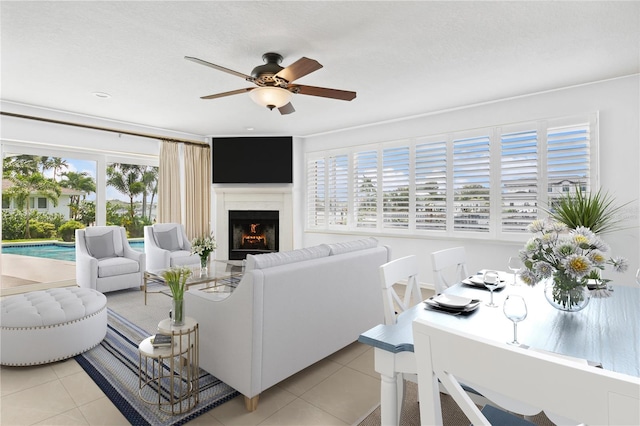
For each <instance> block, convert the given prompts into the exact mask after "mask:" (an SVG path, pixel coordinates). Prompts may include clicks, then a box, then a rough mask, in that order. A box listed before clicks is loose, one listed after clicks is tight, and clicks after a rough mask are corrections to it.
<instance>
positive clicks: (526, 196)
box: [500, 130, 539, 232]
mask: <svg viewBox="0 0 640 426" xmlns="http://www.w3.org/2000/svg"><path fill="white" fill-rule="evenodd" d="M500 149H501V156H500V157H501V167H500V170H501V176H500V196H501V223H502V231H503V232H523V231H526V229H527V225H529V223H531V221H533V220H535V219H536V217H537V213H538V207H537V199H538V179H539V173H538V132H537V131H536V130H523V131H518V132H512V133H504V134H502V135H501V136H500Z"/></svg>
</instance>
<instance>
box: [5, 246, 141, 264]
mask: <svg viewBox="0 0 640 426" xmlns="http://www.w3.org/2000/svg"><path fill="white" fill-rule="evenodd" d="M129 245H130V246H131V248H132V249H134V250H137V251H142V252H144V241H130V242H129ZM2 253H6V254H17V255H20V256H31V257H44V258H46V259H56V260H69V261H71V262H75V261H76V248H75V246H72V245H61V244H56V243H43V244H37V245H5V244H3V245H2Z"/></svg>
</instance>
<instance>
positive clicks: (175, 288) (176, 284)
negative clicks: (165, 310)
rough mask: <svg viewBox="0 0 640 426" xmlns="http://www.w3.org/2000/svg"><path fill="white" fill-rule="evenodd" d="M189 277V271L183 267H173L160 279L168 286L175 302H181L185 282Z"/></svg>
mask: <svg viewBox="0 0 640 426" xmlns="http://www.w3.org/2000/svg"><path fill="white" fill-rule="evenodd" d="M190 276H191V269H189V268H187V267H184V266H179V267H178V266H174V267H173V268H169V269H167V270H166V271H164V272H163V273H162V278H164V281H165V282H166V283H167V286H169V289H170V290H171V295H172V296H173V298H174V299H175V300H182V299H183V297H184V290H185V288H186V284H187V280H188V279H189V277H190Z"/></svg>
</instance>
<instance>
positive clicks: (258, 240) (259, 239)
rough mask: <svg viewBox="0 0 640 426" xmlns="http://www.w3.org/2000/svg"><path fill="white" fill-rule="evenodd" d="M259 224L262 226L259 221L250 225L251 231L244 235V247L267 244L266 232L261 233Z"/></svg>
mask: <svg viewBox="0 0 640 426" xmlns="http://www.w3.org/2000/svg"><path fill="white" fill-rule="evenodd" d="M258 226H260V224H259V223H252V224H250V225H249V233H248V234H244V235H243V236H242V246H243V247H256V246H259V245H260V246H264V247H266V246H267V237H266V235H264V233H262V234H261V233H259V231H258Z"/></svg>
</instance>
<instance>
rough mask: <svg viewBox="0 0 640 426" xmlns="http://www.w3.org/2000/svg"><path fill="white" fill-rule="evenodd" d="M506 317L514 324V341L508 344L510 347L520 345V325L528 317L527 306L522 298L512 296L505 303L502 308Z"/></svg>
mask: <svg viewBox="0 0 640 426" xmlns="http://www.w3.org/2000/svg"><path fill="white" fill-rule="evenodd" d="M502 310H503V311H504V315H505V316H506V317H507V318H509V319H510V320H511V321H512V322H513V341H512V342H507V343H508V344H510V345H519V344H520V342H518V323H519V322H520V321H522V320H523V319H525V318H526V317H527V304H526V303H525V301H524V298H522V296H518V295H515V294H510V295H509V296H507V298H506V299H505V301H504V305H503V307H502Z"/></svg>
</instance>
